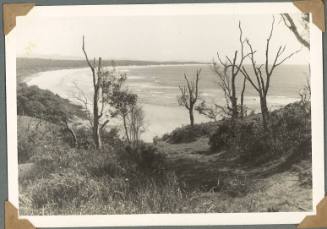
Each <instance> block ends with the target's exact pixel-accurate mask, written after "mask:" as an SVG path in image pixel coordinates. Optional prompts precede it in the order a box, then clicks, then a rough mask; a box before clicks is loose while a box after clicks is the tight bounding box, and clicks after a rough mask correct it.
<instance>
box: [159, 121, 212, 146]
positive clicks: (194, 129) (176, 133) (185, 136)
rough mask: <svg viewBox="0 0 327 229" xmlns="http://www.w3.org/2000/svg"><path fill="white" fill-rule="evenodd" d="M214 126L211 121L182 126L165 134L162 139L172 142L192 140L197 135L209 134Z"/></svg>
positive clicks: (197, 136)
mask: <svg viewBox="0 0 327 229" xmlns="http://www.w3.org/2000/svg"><path fill="white" fill-rule="evenodd" d="M214 127H215V125H214V123H213V122H209V123H205V124H195V125H194V126H190V125H188V126H184V127H180V128H177V129H175V130H173V132H171V133H170V134H165V135H164V136H163V137H162V140H164V141H167V142H169V143H172V144H178V143H188V142H193V141H195V140H196V139H197V138H199V137H203V136H209V135H210V134H211V132H212V129H213V128H214Z"/></svg>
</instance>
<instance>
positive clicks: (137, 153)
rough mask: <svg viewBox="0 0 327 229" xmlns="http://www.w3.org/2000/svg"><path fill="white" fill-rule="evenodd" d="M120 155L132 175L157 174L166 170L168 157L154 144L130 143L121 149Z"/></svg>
mask: <svg viewBox="0 0 327 229" xmlns="http://www.w3.org/2000/svg"><path fill="white" fill-rule="evenodd" d="M118 157H119V160H120V161H121V162H122V164H123V165H124V167H125V168H126V169H127V170H128V171H129V174H130V175H131V176H136V175H138V173H142V174H143V175H151V176H155V175H160V174H162V173H164V170H165V159H166V157H165V155H164V154H163V153H160V152H158V149H157V148H156V147H155V146H154V145H152V144H147V143H144V142H140V143H139V144H137V145H128V146H126V147H123V148H121V149H120V150H119V152H118Z"/></svg>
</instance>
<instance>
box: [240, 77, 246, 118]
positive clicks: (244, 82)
mask: <svg viewBox="0 0 327 229" xmlns="http://www.w3.org/2000/svg"><path fill="white" fill-rule="evenodd" d="M245 88H246V78H245V77H244V80H243V87H242V92H241V118H244V117H245V116H246V114H244V112H246V110H244V94H245Z"/></svg>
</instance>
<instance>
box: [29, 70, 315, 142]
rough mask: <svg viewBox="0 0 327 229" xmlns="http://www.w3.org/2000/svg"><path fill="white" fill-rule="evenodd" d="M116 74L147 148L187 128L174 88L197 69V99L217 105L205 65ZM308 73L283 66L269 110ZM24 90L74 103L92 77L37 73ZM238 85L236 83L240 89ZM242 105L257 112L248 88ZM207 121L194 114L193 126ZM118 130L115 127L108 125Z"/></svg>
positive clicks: (220, 99) (294, 93)
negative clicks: (122, 78)
mask: <svg viewBox="0 0 327 229" xmlns="http://www.w3.org/2000/svg"><path fill="white" fill-rule="evenodd" d="M116 68H117V70H118V71H121V72H126V74H127V81H126V86H127V87H128V89H129V90H130V91H131V92H133V93H136V94H137V95H138V98H139V103H140V104H141V105H142V107H143V110H144V114H145V132H144V133H143V134H142V139H143V140H144V141H147V142H151V141H152V139H153V137H155V136H159V137H160V136H162V135H163V134H165V133H168V132H171V131H172V130H173V129H175V128H177V127H181V126H183V125H187V124H188V123H189V117H188V112H187V110H185V108H183V107H180V106H178V103H177V96H178V95H179V93H180V92H179V88H178V86H179V85H183V84H184V83H185V80H184V73H185V74H187V75H188V77H189V78H190V79H191V78H194V77H195V73H196V70H197V69H201V75H200V81H199V92H200V97H201V99H204V100H206V101H207V102H208V103H209V104H210V103H217V104H220V105H223V104H224V102H225V100H224V95H223V92H222V91H221V90H220V89H219V87H218V85H217V76H216V75H215V73H214V72H213V71H212V69H211V66H210V65H209V64H188V65H153V66H119V67H116ZM308 76H309V67H308V66H303V65H284V66H280V67H279V68H278V69H276V70H275V72H274V75H273V76H272V79H271V84H270V85H271V87H270V90H269V93H268V105H269V109H271V110H273V109H277V108H280V107H282V106H284V105H286V104H289V103H292V102H294V101H297V100H299V99H300V97H299V90H300V89H301V88H303V87H304V86H305V85H306V80H307V78H308ZM26 83H27V84H28V85H37V86H38V87H40V88H42V89H48V90H50V91H52V92H54V93H56V94H58V95H60V96H62V97H64V98H67V99H70V100H71V101H73V102H77V101H76V100H75V99H74V98H75V97H76V96H80V95H79V92H78V90H77V88H76V85H77V87H78V88H80V89H81V90H83V91H84V93H85V94H86V95H87V96H90V97H91V94H92V77H91V72H90V69H89V68H79V69H65V70H56V71H47V72H41V73H37V74H35V75H33V76H32V77H29V79H28V80H27V82H26ZM240 85H241V81H240V82H237V86H238V87H240ZM245 104H246V106H247V107H248V108H249V109H250V110H254V111H259V98H258V96H257V93H256V91H255V90H254V89H253V88H252V86H251V85H250V84H249V83H248V85H247V90H246V93H245ZM206 121H208V119H207V118H205V117H204V116H201V115H199V114H198V113H197V112H196V111H195V123H201V122H206ZM111 125H118V122H115V121H113V122H111Z"/></svg>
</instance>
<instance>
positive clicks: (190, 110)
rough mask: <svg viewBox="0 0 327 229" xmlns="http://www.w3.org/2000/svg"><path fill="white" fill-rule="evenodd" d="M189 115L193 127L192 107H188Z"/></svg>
mask: <svg viewBox="0 0 327 229" xmlns="http://www.w3.org/2000/svg"><path fill="white" fill-rule="evenodd" d="M189 114H190V122H191V126H194V114H193V106H191V107H190V109H189Z"/></svg>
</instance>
